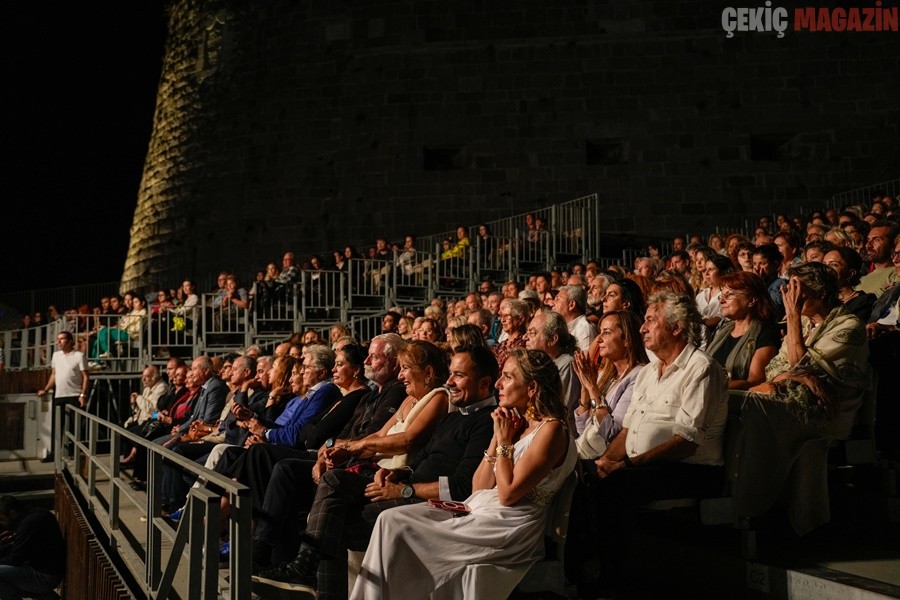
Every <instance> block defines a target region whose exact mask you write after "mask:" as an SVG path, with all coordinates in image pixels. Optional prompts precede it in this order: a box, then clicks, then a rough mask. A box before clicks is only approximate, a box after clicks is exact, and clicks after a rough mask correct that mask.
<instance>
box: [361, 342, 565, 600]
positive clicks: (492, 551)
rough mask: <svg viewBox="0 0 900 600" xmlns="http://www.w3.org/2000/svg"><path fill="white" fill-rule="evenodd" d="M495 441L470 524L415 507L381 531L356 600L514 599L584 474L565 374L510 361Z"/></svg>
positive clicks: (390, 518)
mask: <svg viewBox="0 0 900 600" xmlns="http://www.w3.org/2000/svg"><path fill="white" fill-rule="evenodd" d="M496 387H497V390H498V391H499V407H498V408H497V409H496V410H495V411H494V413H493V419H494V437H493V439H492V440H491V442H490V445H489V446H488V449H487V450H486V451H485V455H484V460H483V461H482V463H481V465H480V466H479V468H478V470H477V471H476V472H475V476H474V477H473V480H472V489H473V490H474V491H473V493H472V495H471V496H470V497H469V498H468V499H467V500H466V502H465V503H466V505H467V507H468V509H469V512H468V513H467V514H463V515H461V516H460V515H459V514H458V513H453V512H448V511H446V510H441V509H439V508H433V507H431V506H429V505H428V504H415V505H410V506H403V507H399V508H396V509H391V510H387V511H385V512H383V513H382V514H381V515H380V516H379V517H378V521H377V523H376V524H375V531H374V533H373V535H372V540H371V542H370V543H369V548H368V551H367V552H366V556H365V559H363V564H362V569H361V571H360V575H359V577H358V578H357V583H356V586H355V587H354V588H353V593H352V594H351V599H352V600H363V599H379V600H380V599H384V600H390V599H409V598H423V597H424V596H426V595H427V594H429V593H432V592H433V598H435V599H436V600H437V599H449V598H454V599H456V598H458V599H462V598H506V597H507V596H508V595H509V593H510V592H511V591H512V590H513V589H514V588H515V586H516V585H517V584H518V582H519V581H520V580H521V579H522V577H523V576H524V575H525V573H526V572H527V571H528V569H529V568H530V566H531V565H532V564H533V563H534V562H535V561H536V560H538V559H539V558H540V557H541V555H542V553H543V545H542V544H541V541H542V536H543V531H544V518H545V516H546V515H547V512H548V510H547V507H548V505H549V504H550V503H551V501H552V500H553V496H554V494H555V493H556V491H557V490H558V489H559V488H560V487H561V486H562V484H563V482H564V481H565V479H566V477H568V475H569V474H570V473H571V472H572V469H573V468H574V466H575V460H576V453H575V446H574V443H573V442H572V436H571V435H570V434H569V432H568V431H567V430H566V426H565V410H566V409H565V405H564V404H563V400H562V392H561V384H560V379H559V372H558V371H557V368H556V365H555V364H554V362H553V359H551V358H550V356H549V355H547V354H546V353H544V352H541V351H538V350H525V349H523V348H516V349H514V350H512V351H511V352H510V356H509V358H508V359H507V360H506V363H505V364H504V365H503V368H502V372H501V376H500V379H499V381H498V382H497V385H496Z"/></svg>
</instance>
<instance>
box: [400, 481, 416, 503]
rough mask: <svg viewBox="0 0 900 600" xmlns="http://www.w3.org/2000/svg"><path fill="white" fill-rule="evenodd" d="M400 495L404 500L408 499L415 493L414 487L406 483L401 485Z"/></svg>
mask: <svg viewBox="0 0 900 600" xmlns="http://www.w3.org/2000/svg"><path fill="white" fill-rule="evenodd" d="M400 495H401V496H403V499H404V500H409V499H410V498H412V497H413V496H415V495H416V488H414V487H413V486H411V485H410V484H408V483H407V484H406V485H404V486H403V489H402V490H400Z"/></svg>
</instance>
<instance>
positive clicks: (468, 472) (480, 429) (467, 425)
mask: <svg viewBox="0 0 900 600" xmlns="http://www.w3.org/2000/svg"><path fill="white" fill-rule="evenodd" d="M493 409H494V407H493V406H486V407H484V408H482V409H481V410H479V411H478V412H476V413H475V414H472V415H464V414H463V413H461V412H451V413H448V414H447V416H445V417H444V418H443V419H442V420H441V422H440V423H438V426H437V427H436V428H435V430H434V434H433V435H432V436H431V439H429V440H428V444H427V445H426V446H425V448H423V449H422V451H421V452H419V453H418V454H416V455H415V456H414V457H412V460H410V461H409V466H410V467H411V468H412V470H413V472H412V475H411V476H410V479H409V480H410V483H433V482H435V481H438V479H439V478H440V477H447V478H448V484H449V487H450V497H451V498H453V499H454V500H460V501H461V500H465V499H466V498H468V497H469V496H470V495H471V494H472V476H473V475H475V470H476V469H477V468H478V465H479V464H480V463H481V461H482V459H483V458H484V451H485V450H487V447H488V445H490V443H491V438H492V437H493V436H494V420H493V419H492V418H491V412H492V411H493Z"/></svg>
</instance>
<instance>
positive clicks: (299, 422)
mask: <svg viewBox="0 0 900 600" xmlns="http://www.w3.org/2000/svg"><path fill="white" fill-rule="evenodd" d="M340 397H341V390H340V388H338V386H336V385H335V384H333V383H332V382H330V381H327V382H322V383H320V384H318V385H314V386H313V387H312V389H311V390H310V391H309V393H307V394H306V396H297V397H296V398H293V399H292V400H290V401H289V402H288V403H287V406H285V407H284V412H283V413H281V415H280V416H279V417H278V419H276V420H275V423H274V424H273V427H272V428H271V429H269V430H268V431H267V432H266V439H267V440H268V441H269V442H271V443H273V444H278V445H279V446H287V447H290V448H305V446H304V445H303V442H301V441H300V430H301V429H302V428H303V426H304V425H306V424H307V423H309V422H310V421H314V420H315V419H317V418H318V417H319V416H320V415H324V414H325V413H326V412H328V409H329V408H331V405H332V404H334V403H335V401H337V399H338V398H340Z"/></svg>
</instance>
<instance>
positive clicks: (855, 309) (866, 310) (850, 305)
mask: <svg viewBox="0 0 900 600" xmlns="http://www.w3.org/2000/svg"><path fill="white" fill-rule="evenodd" d="M875 300H877V298H876V297H875V294H868V293H866V292H860V293H859V294H857V295H856V296H854V297H853V298H851V299H850V300H848V301H847V302H844V310H846V311H847V312H848V313H851V314H854V315H856V316H857V317H859V318H860V320H861V321H862V322H863V323H865V322H867V321H868V320H869V317H870V316H871V315H872V307H873V306H875Z"/></svg>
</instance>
